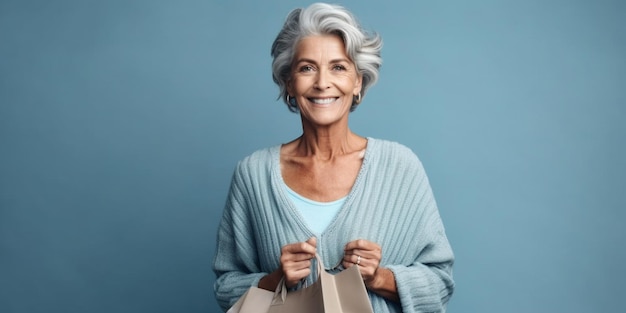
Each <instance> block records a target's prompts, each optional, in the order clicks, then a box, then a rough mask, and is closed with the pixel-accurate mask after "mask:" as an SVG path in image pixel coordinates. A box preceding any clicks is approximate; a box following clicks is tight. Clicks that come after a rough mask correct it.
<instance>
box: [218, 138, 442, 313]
mask: <svg viewBox="0 0 626 313" xmlns="http://www.w3.org/2000/svg"><path fill="white" fill-rule="evenodd" d="M283 183H284V182H283V179H282V176H281V172H280V146H274V147H270V148H267V149H263V150H259V151H256V152H254V153H253V154H251V155H250V156H248V157H246V158H245V159H243V160H242V161H240V162H239V164H238V165H237V168H236V170H235V173H234V175H233V178H232V182H231V187H230V191H229V194H228V198H227V201H226V205H225V208H224V213H223V216H222V220H221V222H220V225H219V229H218V237H217V248H216V249H217V251H216V256H215V259H214V262H213V270H214V272H215V274H216V276H217V280H216V282H215V295H216V298H217V301H218V303H219V305H220V306H221V307H222V309H224V310H227V309H228V308H229V307H230V306H232V305H233V304H234V303H235V301H237V299H238V298H239V297H240V296H241V295H243V293H244V292H245V291H246V290H247V289H248V288H249V287H250V286H256V285H257V284H258V282H259V280H260V279H261V278H262V277H264V276H265V275H267V274H268V273H271V272H273V271H274V270H276V269H278V268H279V267H280V251H281V247H283V246H284V245H287V244H290V243H294V242H302V241H306V240H307V239H308V238H310V237H311V236H313V235H314V233H313V231H312V230H311V229H309V227H308V226H307V224H306V222H305V221H304V219H303V218H302V216H301V215H300V213H299V212H298V210H297V209H296V208H295V207H294V205H293V203H292V202H291V201H290V200H289V198H288V196H287V194H286V191H285V190H284V188H282V187H281V186H282V184H283ZM356 239H365V240H369V241H372V242H375V243H377V244H379V245H380V246H381V248H382V260H381V263H380V266H381V267H384V268H388V269H390V270H391V271H392V272H393V274H394V277H395V280H396V285H397V290H398V295H399V298H400V303H398V302H394V301H391V300H387V299H385V298H383V297H381V296H379V295H378V294H376V293H373V292H371V291H368V294H369V297H370V300H371V302H372V307H373V309H374V312H376V313H383V312H405V313H410V312H445V309H446V303H447V302H448V300H449V298H450V296H451V295H452V292H453V290H454V281H453V279H452V264H453V262H454V256H453V253H452V249H451V247H450V245H449V243H448V239H447V237H446V234H445V230H444V227H443V224H442V222H441V218H440V216H439V212H438V209H437V205H436V203H435V199H434V197H433V194H432V191H431V188H430V185H429V183H428V178H427V177H426V174H425V172H424V169H423V167H422V164H421V162H420V161H419V159H418V158H417V156H416V155H415V154H414V153H413V152H412V151H411V150H410V149H409V148H407V147H405V146H403V145H400V144H398V143H395V142H390V141H384V140H379V139H373V138H368V142H367V148H366V151H365V156H364V158H363V164H362V165H361V169H360V171H359V173H358V175H357V179H356V181H355V183H354V186H353V187H352V189H351V191H350V193H349V194H348V196H347V198H346V201H345V203H344V205H343V207H342V208H341V209H340V210H339V212H338V213H337V215H336V216H335V218H334V220H333V221H332V222H331V223H330V225H329V226H328V227H327V228H326V230H325V231H324V232H323V233H321V234H319V235H318V236H317V252H318V254H319V255H320V256H321V258H322V261H323V262H324V264H325V265H327V267H329V268H332V267H334V266H335V265H337V264H338V263H339V262H340V260H341V259H342V257H343V253H344V251H343V249H344V246H345V245H346V243H348V242H350V241H353V240H356ZM313 279H314V278H313V275H311V276H309V277H308V278H307V281H308V282H309V283H310V282H312V281H313Z"/></svg>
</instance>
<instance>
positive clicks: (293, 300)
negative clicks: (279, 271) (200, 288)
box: [227, 255, 373, 313]
mask: <svg viewBox="0 0 626 313" xmlns="http://www.w3.org/2000/svg"><path fill="white" fill-rule="evenodd" d="M316 259H317V273H318V277H317V280H316V281H315V283H313V284H312V285H310V286H307V287H305V288H301V289H298V290H295V291H290V292H287V287H286V286H285V283H284V280H281V282H280V283H279V284H278V287H276V290H275V291H274V292H271V291H268V290H264V289H260V288H258V287H250V289H248V291H247V292H246V293H245V294H244V295H243V296H242V297H241V298H240V299H239V300H238V301H237V302H236V303H235V305H233V307H231V308H230V309H229V310H228V312H227V313H373V310H372V304H371V303H370V300H369V297H368V296H367V290H366V289H365V284H363V278H362V277H361V273H360V272H359V269H358V266H351V267H350V268H348V269H346V270H344V271H342V272H340V273H338V274H335V275H332V274H329V273H326V271H324V264H323V263H322V260H321V258H320V257H319V255H316Z"/></svg>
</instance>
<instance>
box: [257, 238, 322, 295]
mask: <svg viewBox="0 0 626 313" xmlns="http://www.w3.org/2000/svg"><path fill="white" fill-rule="evenodd" d="M316 246H317V240H316V239H315V237H311V238H309V240H307V241H305V242H297V243H292V244H288V245H285V246H283V247H282V248H281V250H280V268H279V269H277V270H275V271H274V272H272V273H270V274H268V275H266V276H265V277H263V278H261V280H260V281H259V284H258V287H259V288H263V289H265V290H269V291H274V290H276V287H278V283H279V282H280V279H281V278H283V277H284V278H285V285H286V286H287V288H291V287H293V286H295V285H296V284H298V282H299V281H300V280H301V279H303V278H305V277H307V276H309V274H311V259H312V258H314V257H315V252H316Z"/></svg>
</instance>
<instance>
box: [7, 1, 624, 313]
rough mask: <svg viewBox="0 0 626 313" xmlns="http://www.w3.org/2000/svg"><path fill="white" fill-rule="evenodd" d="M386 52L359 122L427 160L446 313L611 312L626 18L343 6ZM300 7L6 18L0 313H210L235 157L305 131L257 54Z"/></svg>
mask: <svg viewBox="0 0 626 313" xmlns="http://www.w3.org/2000/svg"><path fill="white" fill-rule="evenodd" d="M341 3H342V4H344V5H345V6H347V7H348V8H349V9H351V10H352V11H353V12H354V13H355V14H356V16H357V17H358V18H359V19H360V20H361V21H362V23H363V25H364V26H365V27H366V28H367V29H370V30H375V31H377V32H379V33H380V34H381V35H382V36H383V39H384V41H385V46H384V49H383V59H384V65H383V68H382V70H381V77H380V81H379V83H378V84H377V85H375V86H374V87H373V88H372V89H371V90H370V92H369V94H368V95H367V96H366V97H365V99H364V101H363V104H362V105H361V106H360V107H359V109H358V110H357V111H356V112H354V113H353V114H352V117H351V125H352V128H353V130H354V131H355V132H357V133H358V134H361V135H363V136H371V137H377V138H383V139H390V140H395V141H399V142H401V143H403V144H405V145H407V146H409V147H410V148H412V149H413V150H414V151H415V152H416V153H417V154H418V155H419V156H420V158H421V159H422V161H423V163H424V165H425V167H426V170H427V172H428V174H429V177H430V180H431V183H432V186H433V189H434V192H435V196H436V198H437V201H438V204H439V208H440V212H441V215H442V217H443V219H444V223H445V225H446V228H447V232H448V236H449V239H450V241H451V243H452V245H453V248H454V251H455V254H456V257H457V261H456V265H455V278H456V281H457V289H456V293H455V295H454V296H453V298H452V301H451V302H450V304H449V310H448V311H449V312H617V311H619V310H620V309H619V308H620V307H621V308H623V300H622V297H623V294H624V291H626V289H625V288H624V287H623V286H624V281H625V280H626V270H625V269H624V264H625V263H626V249H625V248H624V243H623V242H624V240H625V239H626V227H625V226H624V225H625V222H626V213H625V209H626V188H625V186H626V166H625V164H626V147H625V143H626V140H625V139H626V123H625V122H624V120H625V118H626V92H625V90H626V4H625V2H624V1H619V0H615V1H610V0H595V1H593V0H587V1H582V0H579V1H576V0H569V1H568V0H525V1H505V0H502V1H496V0H491V1H490V0H476V1H463V0H450V1H403V2H392V1H356V0H355V1H347V0H346V1H341ZM308 4H309V2H305V1H272V2H264V1H200V0H195V1H148V0H142V1H128V0H111V1H85V0H75V1H72V0H56V1H35V0H1V1H0V312H3V313H26V312H29V313H35V312H217V311H218V310H219V309H218V307H217V305H216V302H215V299H214V296H213V289H212V285H213V282H214V280H215V277H214V275H213V273H212V271H211V261H212V258H213V255H214V251H215V241H216V236H215V235H216V225H217V224H218V222H219V219H220V216H221V211H222V207H223V204H224V200H225V197H226V192H227V188H228V185H229V182H230V175H231V173H232V170H233V168H234V166H235V164H236V162H237V161H238V160H239V159H241V158H243V157H244V156H245V155H247V154H249V153H251V152H252V151H254V150H256V149H258V148H262V147H266V146H269V145H275V144H278V143H282V142H287V141H290V140H291V139H293V138H295V137H297V136H298V135H299V134H300V128H299V118H298V116H297V115H295V114H292V113H289V112H288V111H287V109H286V107H285V106H284V104H283V103H282V102H280V101H276V97H277V96H278V89H277V87H276V86H275V85H274V84H273V82H272V80H271V73H270V63H271V59H270V56H269V50H270V46H271V43H272V40H273V39H274V36H275V35H276V33H277V32H278V30H279V29H280V27H281V25H282V22H283V20H284V18H285V16H286V15H287V13H288V12H289V11H290V10H291V9H293V8H295V7H301V6H306V5H308Z"/></svg>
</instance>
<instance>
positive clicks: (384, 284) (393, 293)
mask: <svg viewBox="0 0 626 313" xmlns="http://www.w3.org/2000/svg"><path fill="white" fill-rule="evenodd" d="M365 286H366V287H367V289H369V290H371V291H373V292H375V293H377V294H379V295H381V296H383V297H385V298H387V299H390V300H393V301H399V300H400V298H399V296H398V288H397V286H396V277H395V275H394V274H393V272H392V271H391V270H390V269H388V268H384V267H379V268H378V269H377V270H376V273H375V274H374V277H373V278H372V279H370V280H369V281H366V282H365Z"/></svg>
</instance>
